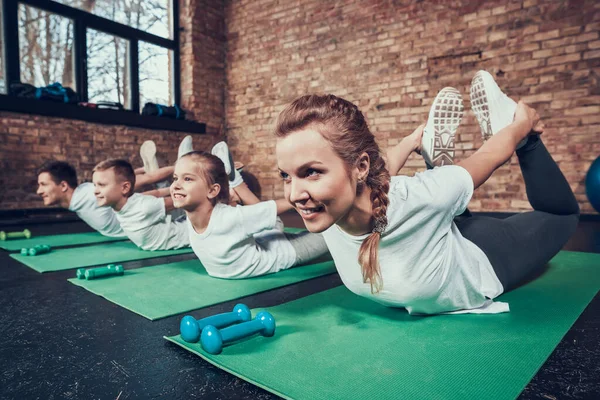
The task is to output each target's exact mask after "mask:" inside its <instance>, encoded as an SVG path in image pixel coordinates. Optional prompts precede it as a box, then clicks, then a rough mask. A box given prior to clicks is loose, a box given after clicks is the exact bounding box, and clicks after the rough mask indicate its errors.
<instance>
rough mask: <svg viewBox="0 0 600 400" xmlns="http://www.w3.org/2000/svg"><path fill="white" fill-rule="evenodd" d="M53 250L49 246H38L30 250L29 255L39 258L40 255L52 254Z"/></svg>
mask: <svg viewBox="0 0 600 400" xmlns="http://www.w3.org/2000/svg"><path fill="white" fill-rule="evenodd" d="M51 250H52V247H50V246H48V245H47V244H38V245H37V246H33V247H32V248H30V249H29V255H30V256H37V255H39V254H46V253H50V251H51Z"/></svg>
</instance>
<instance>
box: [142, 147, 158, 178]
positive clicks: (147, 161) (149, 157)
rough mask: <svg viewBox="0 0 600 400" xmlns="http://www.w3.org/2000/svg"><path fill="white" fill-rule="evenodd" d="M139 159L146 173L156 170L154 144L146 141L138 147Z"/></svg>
mask: <svg viewBox="0 0 600 400" xmlns="http://www.w3.org/2000/svg"><path fill="white" fill-rule="evenodd" d="M140 157H142V163H143V164H144V171H146V173H148V172H153V171H156V170H158V160H157V159H156V144H154V142H153V141H152V140H146V141H145V142H144V143H142V145H141V147H140Z"/></svg>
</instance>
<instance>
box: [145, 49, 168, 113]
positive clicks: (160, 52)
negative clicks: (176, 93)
mask: <svg viewBox="0 0 600 400" xmlns="http://www.w3.org/2000/svg"><path fill="white" fill-rule="evenodd" d="M172 53H173V52H172V51H169V50H168V49H165V48H162V47H158V46H154V45H151V44H148V43H145V42H140V56H139V65H140V104H141V105H142V106H143V105H144V104H145V103H148V102H150V103H158V104H172V103H173V93H172V90H171V87H172V84H171V83H172V82H171V73H170V71H172V69H173V68H172V60H173V54H172Z"/></svg>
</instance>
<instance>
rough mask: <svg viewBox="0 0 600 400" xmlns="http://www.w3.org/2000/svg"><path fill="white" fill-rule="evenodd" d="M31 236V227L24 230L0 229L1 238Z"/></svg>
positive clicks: (24, 237)
mask: <svg viewBox="0 0 600 400" xmlns="http://www.w3.org/2000/svg"><path fill="white" fill-rule="evenodd" d="M29 238H31V232H30V231H29V229H24V230H23V231H22V232H4V231H0V240H7V239H29Z"/></svg>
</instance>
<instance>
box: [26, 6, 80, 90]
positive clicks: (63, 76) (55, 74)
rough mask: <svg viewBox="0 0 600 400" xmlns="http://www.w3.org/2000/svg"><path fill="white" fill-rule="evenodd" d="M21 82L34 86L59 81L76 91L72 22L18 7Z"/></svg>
mask: <svg viewBox="0 0 600 400" xmlns="http://www.w3.org/2000/svg"><path fill="white" fill-rule="evenodd" d="M18 15H19V53H20V57H21V81H22V82H25V83H30V84H32V85H35V86H38V87H39V86H46V85H49V84H52V83H54V82H60V83H61V84H62V85H63V86H65V87H71V88H73V89H74V90H75V85H74V78H73V76H74V74H73V21H71V20H70V19H68V18H64V17H61V16H58V15H55V14H51V13H48V12H46V11H42V10H40V9H38V8H34V7H29V6H26V5H24V4H19V12H18Z"/></svg>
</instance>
